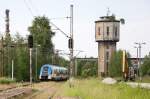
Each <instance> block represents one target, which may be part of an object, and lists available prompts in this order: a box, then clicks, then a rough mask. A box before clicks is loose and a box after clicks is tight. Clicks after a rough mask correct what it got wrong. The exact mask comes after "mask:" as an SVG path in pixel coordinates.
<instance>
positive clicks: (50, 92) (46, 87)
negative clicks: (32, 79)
mask: <svg viewBox="0 0 150 99" xmlns="http://www.w3.org/2000/svg"><path fill="white" fill-rule="evenodd" d="M41 85H43V87H42V88H41V89H39V91H37V92H35V93H34V94H32V95H30V96H28V97H26V98H24V99H52V98H53V96H54V95H55V93H56V92H57V91H58V90H59V88H60V87H61V85H63V82H47V83H43V84H41ZM37 86H38V85H37ZM37 86H34V87H35V89H36V87H37Z"/></svg>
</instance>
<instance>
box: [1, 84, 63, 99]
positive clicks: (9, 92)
mask: <svg viewBox="0 0 150 99" xmlns="http://www.w3.org/2000/svg"><path fill="white" fill-rule="evenodd" d="M63 84H64V82H53V81H52V82H50V81H49V82H40V83H34V84H32V86H31V85H30V84H28V83H26V84H10V85H0V99H12V98H13V99H51V98H52V97H53V96H54V94H55V93H56V92H57V91H58V90H59V88H60V87H61V85H63Z"/></svg>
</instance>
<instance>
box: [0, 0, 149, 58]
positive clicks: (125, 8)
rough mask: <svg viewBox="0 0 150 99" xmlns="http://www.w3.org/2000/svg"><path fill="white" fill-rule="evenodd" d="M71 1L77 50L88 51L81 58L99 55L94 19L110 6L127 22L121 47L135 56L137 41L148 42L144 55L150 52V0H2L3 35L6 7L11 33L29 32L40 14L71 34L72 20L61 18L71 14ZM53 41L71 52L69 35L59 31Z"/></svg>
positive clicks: (122, 33) (143, 49)
mask: <svg viewBox="0 0 150 99" xmlns="http://www.w3.org/2000/svg"><path fill="white" fill-rule="evenodd" d="M70 4H73V5H74V40H75V50H83V51H84V52H82V53H80V54H79V56H80V57H85V56H87V57H90V56H93V57H97V51H98V50H97V43H96V42H95V24H94V21H96V20H98V19H99V17H100V16H104V15H106V13H107V8H108V7H109V9H110V14H112V13H113V14H115V15H116V17H117V18H124V19H125V21H126V24H125V25H121V30H120V42H118V43H117V49H126V50H127V51H129V52H130V53H131V55H132V57H135V56H136V49H135V48H134V46H135V44H134V42H146V45H143V46H142V56H144V55H146V54H148V52H149V51H150V39H149V38H150V32H149V26H150V6H149V5H150V0H0V34H1V35H2V34H3V33H4V31H5V9H10V31H11V32H10V33H11V35H14V34H15V33H16V32H19V33H20V34H21V35H23V36H25V35H28V34H29V32H28V31H27V27H28V26H30V25H31V23H32V20H33V19H34V16H38V15H45V16H47V17H48V18H49V19H51V20H50V21H52V22H53V23H55V24H56V25H57V26H58V27H60V28H61V29H62V30H63V31H64V32H66V33H67V34H69V26H70V25H69V20H67V19H59V18H58V17H66V16H69V15H70ZM53 18H58V19H53ZM53 42H54V44H55V48H56V49H61V50H65V52H68V51H69V50H68V45H67V44H68V42H67V38H66V37H65V36H64V35H62V33H60V32H59V31H56V35H55V37H54V38H53ZM76 54H77V52H75V55H76Z"/></svg>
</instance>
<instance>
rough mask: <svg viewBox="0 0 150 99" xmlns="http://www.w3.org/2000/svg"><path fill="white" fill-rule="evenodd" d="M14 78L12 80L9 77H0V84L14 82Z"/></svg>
mask: <svg viewBox="0 0 150 99" xmlns="http://www.w3.org/2000/svg"><path fill="white" fill-rule="evenodd" d="M15 82H16V80H12V79H11V78H5V77H3V78H0V84H10V83H15Z"/></svg>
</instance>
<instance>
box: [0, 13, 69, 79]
mask: <svg viewBox="0 0 150 99" xmlns="http://www.w3.org/2000/svg"><path fill="white" fill-rule="evenodd" d="M28 31H29V33H30V34H31V35H33V50H32V53H33V55H32V60H33V64H32V68H33V80H37V79H38V75H39V72H40V67H41V66H42V65H43V64H54V65H60V66H66V67H67V66H68V65H69V62H68V60H66V59H64V58H63V57H61V56H59V55H58V53H56V52H55V50H54V45H53V43H52V38H53V37H54V35H55V32H53V31H52V29H51V26H50V22H49V19H48V18H47V17H45V16H38V17H35V18H34V20H33V21H32V25H31V26H29V27H28ZM27 38H28V36H27V37H22V36H21V35H20V34H19V33H16V35H15V36H14V37H11V38H10V39H7V37H5V38H3V39H1V48H0V52H1V53H0V73H1V75H0V76H1V77H4V76H5V77H11V72H12V60H13V61H14V77H15V79H16V80H17V81H22V80H23V81H28V80H29V48H28V41H27Z"/></svg>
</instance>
